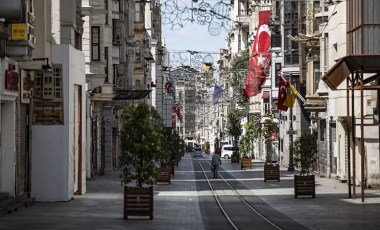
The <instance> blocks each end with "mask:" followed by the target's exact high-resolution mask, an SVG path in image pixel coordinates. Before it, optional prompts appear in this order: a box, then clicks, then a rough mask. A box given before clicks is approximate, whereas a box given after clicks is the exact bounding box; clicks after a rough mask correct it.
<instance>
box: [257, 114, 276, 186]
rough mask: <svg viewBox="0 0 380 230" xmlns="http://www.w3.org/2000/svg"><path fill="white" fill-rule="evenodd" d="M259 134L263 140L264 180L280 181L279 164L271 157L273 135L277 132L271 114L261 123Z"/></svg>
mask: <svg viewBox="0 0 380 230" xmlns="http://www.w3.org/2000/svg"><path fill="white" fill-rule="evenodd" d="M262 126H263V127H262V130H261V135H262V138H263V140H264V146H265V150H266V157H265V158H266V161H265V164H264V182H266V181H267V180H277V181H280V165H279V164H278V162H277V161H275V159H274V157H273V145H272V142H273V137H275V136H276V135H274V134H275V133H276V132H277V124H276V123H275V122H274V121H273V117H272V116H268V117H265V119H264V122H263V123H262Z"/></svg>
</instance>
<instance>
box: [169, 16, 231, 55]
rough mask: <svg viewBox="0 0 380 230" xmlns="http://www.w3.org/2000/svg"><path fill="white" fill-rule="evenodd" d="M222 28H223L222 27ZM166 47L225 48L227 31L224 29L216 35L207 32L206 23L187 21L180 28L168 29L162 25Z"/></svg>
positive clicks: (192, 48) (175, 48)
mask: <svg viewBox="0 0 380 230" xmlns="http://www.w3.org/2000/svg"><path fill="white" fill-rule="evenodd" d="M223 30H224V29H223ZM163 34H164V38H165V42H166V47H167V48H168V49H169V50H193V51H213V52H219V49H222V48H225V46H226V44H225V39H226V37H227V32H226V31H225V30H224V31H222V33H221V34H219V35H218V36H212V35H211V34H210V33H209V32H208V26H207V25H198V24H193V23H190V22H189V23H187V24H186V25H185V26H184V27H183V28H182V29H180V30H176V31H174V30H170V29H167V28H165V27H163Z"/></svg>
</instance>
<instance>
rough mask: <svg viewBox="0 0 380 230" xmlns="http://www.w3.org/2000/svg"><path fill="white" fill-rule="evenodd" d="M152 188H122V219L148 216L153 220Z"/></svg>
mask: <svg viewBox="0 0 380 230" xmlns="http://www.w3.org/2000/svg"><path fill="white" fill-rule="evenodd" d="M153 198H154V197H153V187H152V186H150V187H147V188H132V187H124V219H125V220H127V219H128V217H129V216H148V217H149V219H151V220H152V219H153Z"/></svg>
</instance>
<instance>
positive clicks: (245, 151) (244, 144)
mask: <svg viewBox="0 0 380 230" xmlns="http://www.w3.org/2000/svg"><path fill="white" fill-rule="evenodd" d="M259 121H260V117H259V116H254V117H252V118H251V119H250V120H249V121H248V127H247V130H246V133H245V134H244V135H243V137H242V138H241V139H240V144H239V150H240V155H241V156H242V157H249V153H250V152H251V150H252V148H253V141H254V140H256V139H257V138H258V137H259V134H260V127H259Z"/></svg>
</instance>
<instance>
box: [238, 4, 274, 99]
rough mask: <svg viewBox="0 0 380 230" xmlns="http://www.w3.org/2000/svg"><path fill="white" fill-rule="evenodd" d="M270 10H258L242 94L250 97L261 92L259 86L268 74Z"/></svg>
mask: <svg viewBox="0 0 380 230" xmlns="http://www.w3.org/2000/svg"><path fill="white" fill-rule="evenodd" d="M270 13H271V11H270V10H261V11H259V25H258V30H257V33H256V36H255V40H254V42H253V46H252V53H251V57H250V59H249V66H248V71H247V79H246V81H245V89H244V96H245V97H252V96H256V95H257V94H259V93H260V92H261V86H262V85H263V84H264V83H265V79H266V77H267V76H268V75H269V69H270V62H271V52H270V49H271V32H270V30H269V27H268V22H269V18H270Z"/></svg>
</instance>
